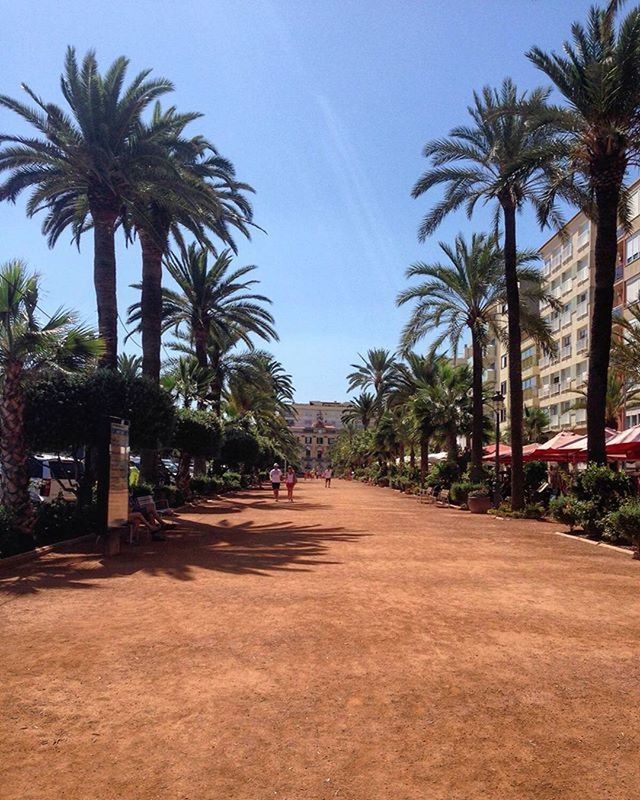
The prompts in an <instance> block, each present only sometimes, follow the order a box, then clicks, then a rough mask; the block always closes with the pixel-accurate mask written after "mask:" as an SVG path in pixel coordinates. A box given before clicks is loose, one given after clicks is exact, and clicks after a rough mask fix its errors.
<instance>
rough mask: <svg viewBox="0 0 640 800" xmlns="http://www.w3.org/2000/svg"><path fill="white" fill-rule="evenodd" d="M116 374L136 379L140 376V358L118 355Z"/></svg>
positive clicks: (124, 354)
mask: <svg viewBox="0 0 640 800" xmlns="http://www.w3.org/2000/svg"><path fill="white" fill-rule="evenodd" d="M117 365H118V372H119V373H121V374H122V375H125V376H126V377H127V378H138V377H140V375H141V374H142V358H141V357H140V356H130V355H128V354H127V353H120V355H119V356H118V361H117Z"/></svg>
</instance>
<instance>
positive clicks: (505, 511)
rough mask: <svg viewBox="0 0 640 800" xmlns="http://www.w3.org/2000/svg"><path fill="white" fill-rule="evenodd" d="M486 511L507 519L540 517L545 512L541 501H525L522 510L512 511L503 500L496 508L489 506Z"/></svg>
mask: <svg viewBox="0 0 640 800" xmlns="http://www.w3.org/2000/svg"><path fill="white" fill-rule="evenodd" d="M487 513H488V514H491V516H494V517H506V518H507V519H542V518H543V517H544V515H545V513H546V512H545V508H544V506H543V505H542V504H541V503H527V505H525V507H524V508H523V509H522V511H513V510H512V509H511V505H510V504H509V503H508V502H506V501H505V502H502V503H500V505H499V506H498V508H490V509H489V511H488V512H487Z"/></svg>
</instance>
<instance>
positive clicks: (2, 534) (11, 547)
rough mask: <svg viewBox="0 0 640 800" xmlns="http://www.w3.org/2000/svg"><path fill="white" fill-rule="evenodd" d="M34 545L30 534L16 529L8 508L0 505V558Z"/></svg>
mask: <svg viewBox="0 0 640 800" xmlns="http://www.w3.org/2000/svg"><path fill="white" fill-rule="evenodd" d="M35 546H36V543H35V541H34V539H33V537H32V536H29V535H28V534H26V533H22V532H21V531H19V530H18V528H17V525H16V520H15V518H14V516H13V514H12V513H11V512H10V511H9V509H7V508H5V507H4V506H0V558H7V557H8V556H15V555H18V553H26V552H28V551H29V550H33V548H34V547H35Z"/></svg>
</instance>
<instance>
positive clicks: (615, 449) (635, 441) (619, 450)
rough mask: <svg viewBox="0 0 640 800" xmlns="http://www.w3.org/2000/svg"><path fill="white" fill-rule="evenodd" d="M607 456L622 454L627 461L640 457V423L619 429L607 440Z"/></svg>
mask: <svg viewBox="0 0 640 800" xmlns="http://www.w3.org/2000/svg"><path fill="white" fill-rule="evenodd" d="M607 455H608V456H618V457H620V456H624V457H626V458H627V459H628V460H629V461H637V460H638V459H640V425H634V426H633V428H627V430H626V431H619V432H618V433H616V434H615V435H614V436H612V437H611V438H610V439H609V440H608V441H607Z"/></svg>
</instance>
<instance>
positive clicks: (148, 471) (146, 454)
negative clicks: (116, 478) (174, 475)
mask: <svg viewBox="0 0 640 800" xmlns="http://www.w3.org/2000/svg"><path fill="white" fill-rule="evenodd" d="M139 235H140V245H141V247H142V297H141V302H140V310H141V329H142V374H143V375H146V376H147V377H148V378H149V379H150V380H152V381H153V382H154V383H155V384H157V383H158V382H159V381H160V348H161V345H162V256H163V253H164V250H163V248H162V246H161V245H160V241H159V238H160V237H161V235H159V234H158V233H156V232H155V231H154V232H151V233H148V232H147V231H145V230H142V229H140V230H139ZM164 241H165V244H166V235H165V236H164ZM140 473H141V477H142V480H143V481H146V482H147V483H151V484H155V483H157V478H158V451H157V449H155V448H154V449H151V450H148V449H145V450H143V451H142V452H141V453H140Z"/></svg>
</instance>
